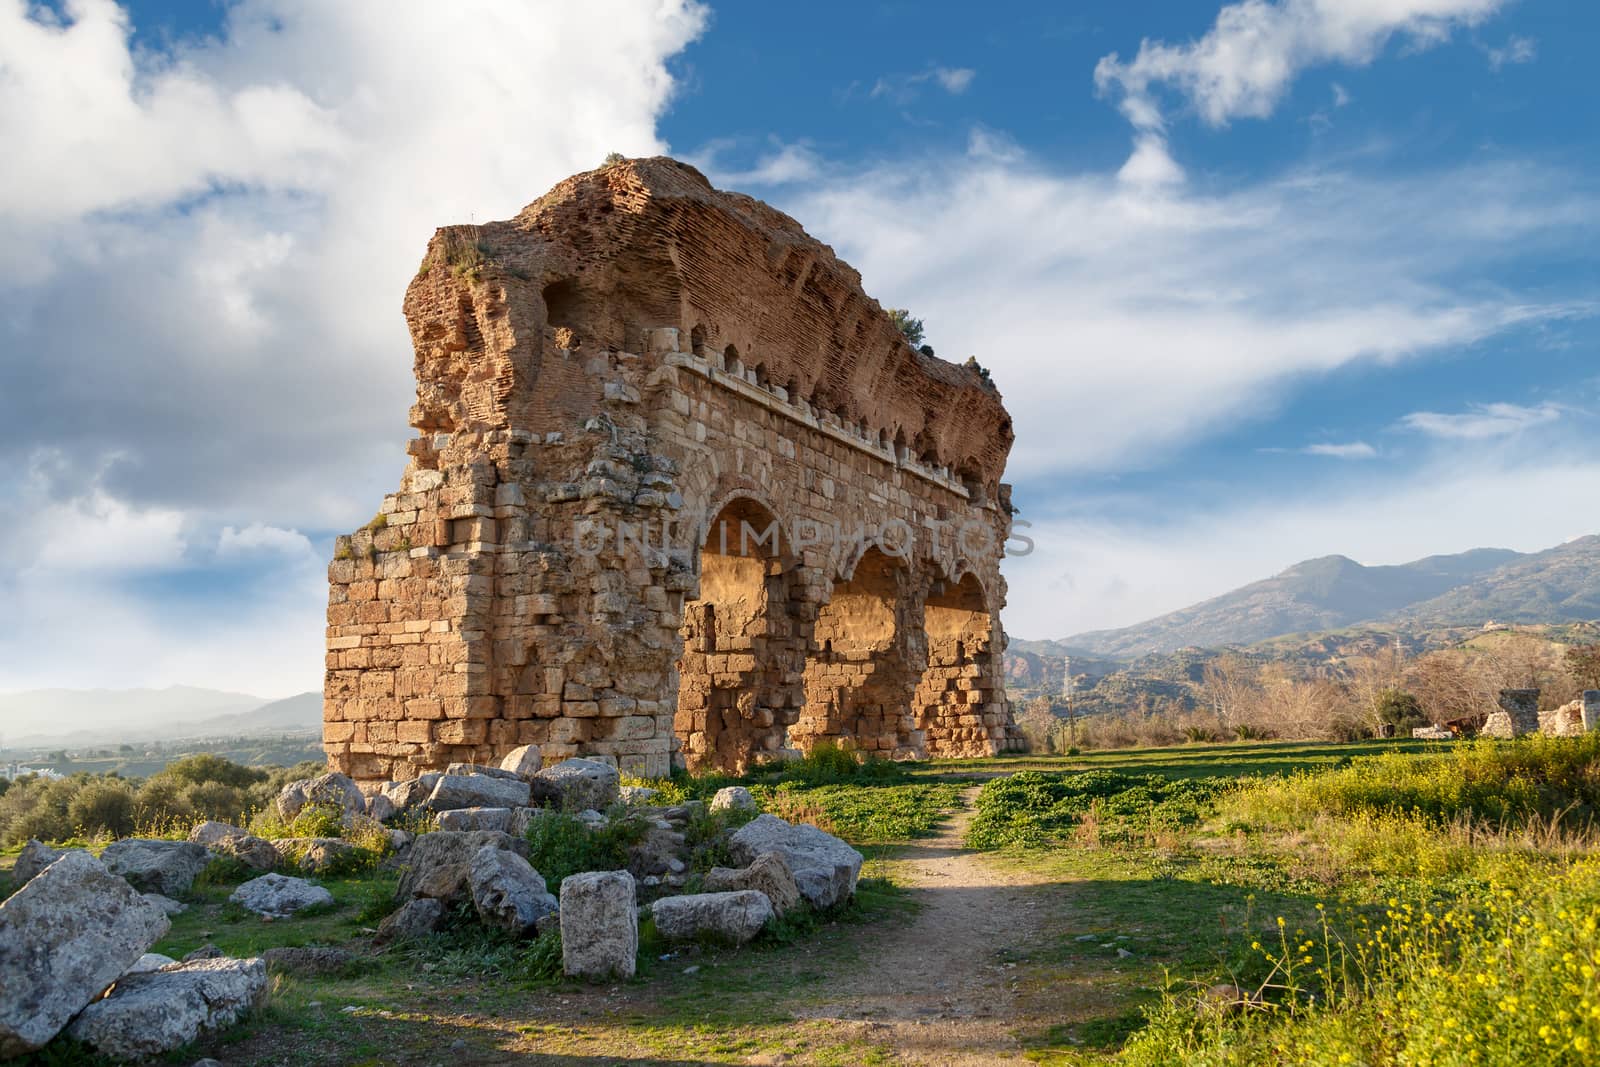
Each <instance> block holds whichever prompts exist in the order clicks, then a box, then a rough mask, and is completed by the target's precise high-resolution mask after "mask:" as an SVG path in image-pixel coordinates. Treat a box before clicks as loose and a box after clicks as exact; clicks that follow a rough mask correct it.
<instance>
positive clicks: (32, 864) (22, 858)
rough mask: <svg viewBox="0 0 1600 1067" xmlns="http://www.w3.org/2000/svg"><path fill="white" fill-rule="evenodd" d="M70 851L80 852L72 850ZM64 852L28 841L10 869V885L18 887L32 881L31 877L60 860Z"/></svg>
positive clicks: (39, 842)
mask: <svg viewBox="0 0 1600 1067" xmlns="http://www.w3.org/2000/svg"><path fill="white" fill-rule="evenodd" d="M71 851H82V850H81V849H74V850H71ZM63 855H65V852H63V851H61V850H57V849H53V848H51V847H50V846H49V845H47V844H45V843H44V842H42V841H29V842H28V843H27V844H25V845H23V846H22V851H21V852H19V853H17V863H16V866H14V867H12V868H11V883H12V885H16V886H20V885H23V884H25V883H27V882H29V881H31V880H32V879H33V876H34V875H36V874H38V873H39V872H40V871H42V870H44V869H45V868H46V867H48V866H50V865H51V864H52V863H54V862H55V861H56V860H58V859H60V858H61V857H62V856H63Z"/></svg>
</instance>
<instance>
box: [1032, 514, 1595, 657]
mask: <svg viewBox="0 0 1600 1067" xmlns="http://www.w3.org/2000/svg"><path fill="white" fill-rule="evenodd" d="M1593 540H1597V541H1600V538H1596V539H1593ZM1563 547H1566V546H1563ZM1552 551H1557V552H1559V551H1560V550H1559V549H1557V550H1552ZM1547 555H1549V553H1540V554H1539V555H1537V556H1523V555H1522V554H1521V553H1518V552H1512V551H1510V550H1509V549H1501V548H1479V549H1474V550H1472V551H1470V552H1462V553H1460V554H1458V555H1453V556H1429V557H1428V558H1426V559H1419V560H1417V561H1415V562H1413V563H1404V564H1399V565H1397V566H1377V567H1368V566H1363V565H1362V564H1360V563H1357V562H1356V561H1355V560H1353V559H1349V558H1348V557H1345V556H1323V557H1322V558H1320V559H1311V560H1306V561H1305V562H1303V563H1297V564H1295V565H1294V566H1292V567H1290V568H1289V569H1288V570H1286V571H1284V572H1282V573H1281V574H1278V575H1275V576H1273V577H1271V578H1267V579H1265V580H1263V581H1259V582H1253V583H1251V584H1250V585H1247V586H1244V587H1243V588H1241V589H1236V590H1234V591H1233V592H1231V593H1224V594H1223V595H1222V596H1219V597H1216V598H1214V599H1212V600H1207V601H1204V602H1203V603H1200V604H1196V605H1194V606H1192V607H1188V608H1184V609H1182V610H1180V611H1175V612H1172V613H1171V614H1168V615H1162V616H1160V617H1159V618H1155V619H1151V620H1149V621H1148V622H1143V623H1139V624H1138V625H1136V626H1129V627H1124V628H1122V629H1119V630H1096V631H1092V632H1090V633H1082V634H1076V635H1074V636H1072V637H1067V638H1064V639H1062V641H1061V642H1059V644H1061V645H1064V646H1072V647H1076V648H1079V649H1082V650H1083V651H1084V652H1086V653H1091V654H1098V655H1101V656H1111V657H1116V658H1121V659H1131V658H1135V657H1138V656H1144V655H1149V654H1151V653H1162V652H1172V651H1175V650H1176V649H1180V648H1187V647H1191V646H1196V647H1205V648H1217V647H1222V646H1226V645H1248V644H1254V643H1256V642H1258V641H1265V640H1269V639H1271V638H1274V637H1281V636H1283V635H1285V634H1295V633H1312V632H1319V631H1324V630H1337V629H1341V628H1344V627H1348V626H1353V625H1355V624H1356V623H1360V622H1365V621H1368V620H1375V619H1382V618H1385V617H1387V616H1391V615H1394V614H1396V613H1398V612H1401V611H1403V610H1405V609H1407V608H1411V607H1414V606H1417V605H1421V604H1424V603H1429V602H1434V601H1435V599H1436V598H1437V599H1441V600H1442V599H1443V598H1444V594H1446V593H1449V592H1450V591H1452V590H1455V589H1458V588H1461V587H1463V586H1465V585H1467V584H1468V583H1471V582H1474V581H1477V580H1479V579H1485V580H1487V579H1486V576H1488V575H1492V574H1495V573H1498V572H1499V571H1500V570H1502V569H1505V568H1506V567H1508V566H1514V565H1515V564H1517V563H1519V562H1524V561H1532V560H1537V559H1539V558H1541V557H1543V556H1547ZM1552 577H1554V576H1553V575H1552ZM1527 584H1528V585H1529V586H1530V595H1529V596H1526V597H1524V599H1530V600H1531V586H1533V585H1534V584H1537V583H1536V579H1534V578H1533V577H1531V576H1530V577H1529V578H1528V579H1527ZM1565 584H1566V585H1569V586H1570V585H1571V584H1573V576H1571V575H1568V576H1566V578H1565ZM1590 614H1591V615H1600V612H1591V613H1590ZM1567 617H1570V616H1562V618H1567ZM1530 621H1533V620H1530ZM1537 621H1553V620H1550V619H1540V620H1537Z"/></svg>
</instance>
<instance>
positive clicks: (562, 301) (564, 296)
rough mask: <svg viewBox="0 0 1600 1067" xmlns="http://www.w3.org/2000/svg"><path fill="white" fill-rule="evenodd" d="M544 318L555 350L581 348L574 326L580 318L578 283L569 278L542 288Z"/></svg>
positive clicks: (581, 339) (581, 344) (581, 342)
mask: <svg viewBox="0 0 1600 1067" xmlns="http://www.w3.org/2000/svg"><path fill="white" fill-rule="evenodd" d="M543 295H544V316H545V321H546V322H547V323H549V324H550V332H551V340H552V341H553V342H554V343H555V346H556V347H557V348H565V349H568V350H571V349H575V348H581V347H582V346H583V338H581V337H579V336H578V334H577V330H576V324H577V322H578V321H579V319H580V317H581V309H580V308H579V307H578V303H579V296H578V283H577V282H575V281H573V280H572V279H570V278H563V279H562V280H560V281H556V282H551V283H550V284H549V285H547V286H545V287H544V294H543Z"/></svg>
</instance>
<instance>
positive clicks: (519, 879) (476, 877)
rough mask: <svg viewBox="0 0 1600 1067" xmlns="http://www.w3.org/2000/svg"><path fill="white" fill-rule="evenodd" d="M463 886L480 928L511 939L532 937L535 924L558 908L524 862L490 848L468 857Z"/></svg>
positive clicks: (507, 852)
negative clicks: (502, 932)
mask: <svg viewBox="0 0 1600 1067" xmlns="http://www.w3.org/2000/svg"><path fill="white" fill-rule="evenodd" d="M467 884H468V888H469V890H470V891H471V893H472V906H473V907H474V908H476V909H477V912H478V918H480V919H481V920H483V923H484V925H486V926H492V927H494V928H495V929H498V930H504V931H505V932H506V933H508V934H511V935H512V936H513V937H532V936H535V935H536V933H537V931H536V924H537V923H538V921H539V920H540V919H542V918H544V917H545V916H546V915H549V914H551V913H552V912H554V911H556V910H557V909H559V908H560V902H559V901H557V900H556V898H555V896H554V895H553V894H552V893H551V892H550V891H549V890H548V889H547V888H546V887H545V884H544V878H543V877H542V876H541V875H540V874H539V872H538V871H536V870H534V869H533V867H532V865H531V864H529V863H528V861H527V860H525V859H523V858H522V857H521V856H519V855H517V854H516V853H515V852H510V851H507V850H506V849H503V848H496V847H495V846H493V845H485V846H483V847H482V848H480V849H479V850H478V851H477V854H476V855H474V856H473V857H472V863H471V864H470V865H469V867H468V870H467Z"/></svg>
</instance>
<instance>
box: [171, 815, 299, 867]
mask: <svg viewBox="0 0 1600 1067" xmlns="http://www.w3.org/2000/svg"><path fill="white" fill-rule="evenodd" d="M189 840H190V841H193V842H194V843H195V844H197V845H204V846H205V847H206V848H208V849H210V850H211V853H212V855H215V856H228V857H231V858H233V859H236V860H238V861H239V862H240V863H242V864H244V866H246V867H248V868H249V869H250V870H252V871H270V870H272V869H274V868H275V867H277V865H278V850H277V849H275V848H273V847H272V842H271V841H268V840H267V839H266V838H264V837H257V836H256V835H255V834H252V833H250V832H249V831H247V830H244V829H242V828H240V827H238V826H230V825H228V824H227V823H225V822H213V821H211V820H207V821H205V822H203V823H200V824H199V825H197V826H196V827H195V828H194V829H193V830H191V831H189Z"/></svg>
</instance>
